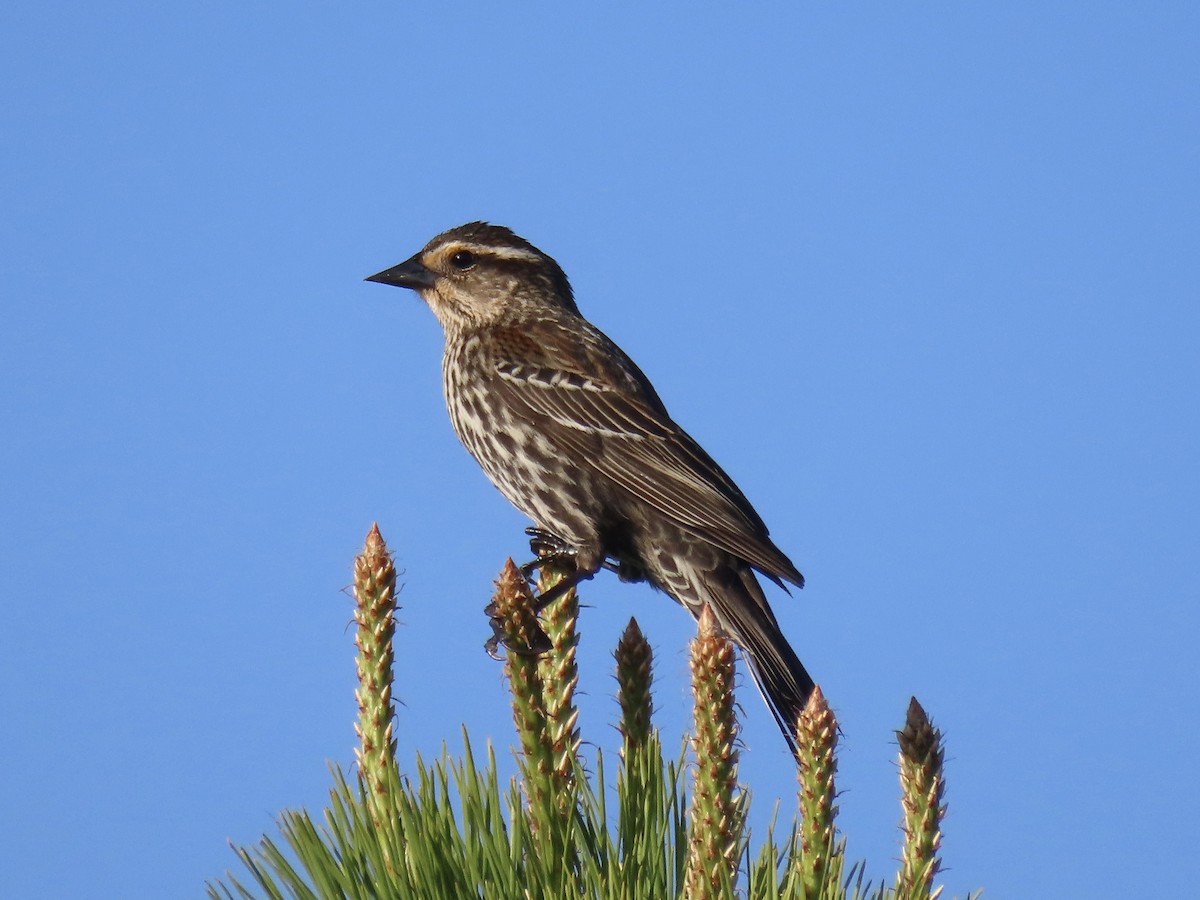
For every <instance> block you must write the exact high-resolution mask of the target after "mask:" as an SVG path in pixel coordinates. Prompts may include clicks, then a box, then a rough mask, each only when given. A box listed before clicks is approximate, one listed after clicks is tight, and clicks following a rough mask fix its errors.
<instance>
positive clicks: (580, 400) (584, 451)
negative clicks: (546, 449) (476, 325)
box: [493, 333, 804, 586]
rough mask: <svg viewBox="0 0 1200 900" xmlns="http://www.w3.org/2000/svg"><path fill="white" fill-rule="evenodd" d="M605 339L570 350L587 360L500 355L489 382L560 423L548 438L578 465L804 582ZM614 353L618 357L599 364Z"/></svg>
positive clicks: (530, 413)
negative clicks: (538, 361)
mask: <svg viewBox="0 0 1200 900" xmlns="http://www.w3.org/2000/svg"><path fill="white" fill-rule="evenodd" d="M595 334H598V333H595ZM601 337H602V336H601ZM593 340H594V338H593ZM603 340H604V341H605V342H606V343H607V346H606V347H600V348H596V347H592V346H587V345H583V346H581V347H578V348H576V349H578V350H582V351H584V352H583V353H582V354H572V357H573V359H574V360H580V361H584V362H587V363H589V364H588V365H586V366H572V367H571V368H566V367H563V366H561V365H559V366H554V365H550V364H549V361H547V362H546V364H542V365H530V364H529V363H528V362H526V363H524V364H521V365H518V364H515V363H513V362H511V361H509V360H500V361H498V362H497V363H496V365H495V368H494V369H493V371H495V373H496V375H497V378H496V380H495V382H494V386H495V388H496V389H497V390H498V391H499V392H500V393H501V394H502V395H503V399H504V401H505V402H506V403H507V404H508V405H509V406H510V408H511V409H512V410H513V412H514V413H515V414H517V415H518V416H522V417H524V418H527V419H529V420H533V421H537V420H539V419H544V420H548V421H549V422H551V423H554V424H555V425H558V426H560V429H555V430H554V439H555V440H556V441H557V442H558V443H560V444H561V445H562V448H563V450H565V451H567V452H569V453H571V454H572V455H573V456H576V457H577V458H578V459H579V460H580V461H581V462H582V464H584V465H587V466H590V467H591V468H592V469H593V470H594V471H596V472H598V473H600V474H601V475H604V476H605V477H607V478H608V479H610V480H611V481H612V482H613V483H614V484H616V485H618V486H619V487H620V488H621V489H623V490H624V491H626V492H628V493H629V494H631V495H632V496H634V497H636V498H638V499H640V500H642V501H644V502H646V503H648V504H650V505H651V506H653V507H654V508H655V509H657V510H658V511H659V512H661V513H663V514H664V515H666V516H669V517H670V518H672V519H674V520H675V521H676V522H678V523H679V524H680V525H683V526H684V527H686V528H688V529H689V530H691V531H693V532H694V533H696V534H697V535H699V536H700V537H703V538H704V539H705V540H707V541H709V542H711V543H713V544H715V545H716V546H718V547H721V548H722V549H724V550H726V551H727V552H729V553H732V554H734V555H736V556H739V557H741V558H742V559H744V560H746V561H747V562H748V563H750V564H751V565H752V566H754V567H755V568H756V569H758V570H759V571H760V572H762V573H763V574H764V575H767V576H768V577H770V578H772V579H773V580H775V581H776V582H780V581H781V580H786V581H790V582H792V583H793V584H796V585H799V586H803V584H804V579H803V576H801V575H800V573H799V571H797V570H796V567H795V566H794V565H793V564H792V563H791V561H790V560H789V559H788V558H787V557H786V556H785V555H784V554H783V553H782V551H780V550H779V548H777V547H776V546H775V545H774V544H773V543H772V542H771V540H770V538H769V536H768V533H767V529H766V526H765V525H764V524H763V521H762V519H761V518H760V517H759V515H758V513H757V512H755V511H754V508H753V507H752V506H751V505H750V503H749V501H748V500H747V499H746V498H745V496H744V495H743V494H742V492H741V491H740V490H738V488H737V486H736V485H735V484H734V483H733V481H732V480H731V479H730V478H729V476H728V475H726V474H725V472H724V471H723V470H722V469H721V467H720V466H718V465H717V464H716V462H714V461H713V460H712V458H711V457H710V456H709V455H708V454H707V453H705V452H704V450H703V449H702V448H701V447H700V445H699V444H697V443H696V442H695V441H694V440H692V438H691V437H690V436H689V435H688V434H687V433H686V432H684V431H683V429H681V428H680V427H679V426H678V425H676V424H675V423H674V422H673V421H672V420H671V418H670V416H668V415H667V412H666V409H665V408H663V406H662V403H661V401H660V400H659V399H658V397H657V395H656V394H654V392H653V389H652V388H650V387H649V383H648V382H647V381H646V380H645V376H643V375H642V374H641V372H640V371H639V370H638V369H637V367H636V366H634V365H633V363H632V362H631V361H629V360H628V359H627V357H624V354H622V353H621V351H620V350H619V349H617V348H616V346H615V345H613V344H612V343H611V342H608V341H607V339H606V338H604V339H603ZM588 350H591V351H593V352H590V353H589V352H587V351H588ZM597 350H599V351H602V352H595V351H597ZM614 352H615V353H616V354H619V357H618V360H619V362H623V363H625V365H624V366H617V365H614V364H612V363H609V364H608V365H605V362H606V360H609V359H612V358H613V357H612V355H611V354H613V353H614ZM556 361H557V360H556ZM584 368H586V371H579V369H584ZM597 439H598V442H597Z"/></svg>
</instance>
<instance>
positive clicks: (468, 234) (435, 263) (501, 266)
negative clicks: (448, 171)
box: [366, 222, 579, 332]
mask: <svg viewBox="0 0 1200 900" xmlns="http://www.w3.org/2000/svg"><path fill="white" fill-rule="evenodd" d="M366 280H367V281H377V282H379V283H380V284H391V285H395V286H397V287H406V288H411V289H413V290H415V291H416V292H417V293H419V294H420V295H421V297H422V299H424V300H425V302H426V303H428V304H429V308H430V309H432V310H433V312H434V314H435V315H436V316H437V317H438V321H440V322H441V323H442V327H443V328H444V329H445V330H446V331H447V332H451V331H454V332H461V331H469V330H472V329H473V328H479V327H483V326H486V325H489V324H494V323H497V322H501V321H503V320H505V319H507V318H509V317H510V316H512V315H514V314H516V315H521V314H527V313H529V312H536V311H539V310H540V311H543V312H545V311H547V310H549V309H555V308H557V309H560V310H565V311H568V312H571V313H574V314H576V315H578V313H579V310H578V309H577V308H576V306H575V300H574V298H573V296H572V293H571V285H570V283H569V282H568V281H567V276H566V274H564V272H563V270H562V268H561V267H560V266H559V265H558V263H556V262H555V261H554V260H553V259H552V258H551V257H550V256H547V255H546V254H545V253H543V252H542V251H541V250H539V249H538V248H537V247H535V246H533V244H531V243H529V241H527V240H525V239H524V238H523V237H519V236H517V235H515V234H513V232H512V231H511V230H510V229H508V228H505V227H504V226H503V225H489V224H488V223H486V222H470V223H468V224H466V225H460V226H458V227H457V228H451V229H450V230H449V231H445V232H442V233H441V234H439V235H438V236H437V237H435V238H434V239H433V240H431V241H430V242H429V243H428V244H426V245H425V247H424V248H423V249H422V250H421V251H420V252H419V253H416V254H415V255H413V256H411V257H409V258H408V259H406V260H405V261H404V262H402V263H400V264H399V265H397V266H392V267H391V268H390V269H385V270H384V271H382V272H378V273H376V274H375V275H371V276H369V277H368V278H367V279H366Z"/></svg>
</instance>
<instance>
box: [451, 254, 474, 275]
mask: <svg viewBox="0 0 1200 900" xmlns="http://www.w3.org/2000/svg"><path fill="white" fill-rule="evenodd" d="M450 265H452V266H454V268H456V269H458V270H459V271H460V272H465V271H467V269H470V268H471V267H472V266H474V265H475V254H474V253H472V252H471V251H470V250H459V251H458V252H457V253H455V254H454V255H453V256H452V257H450Z"/></svg>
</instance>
